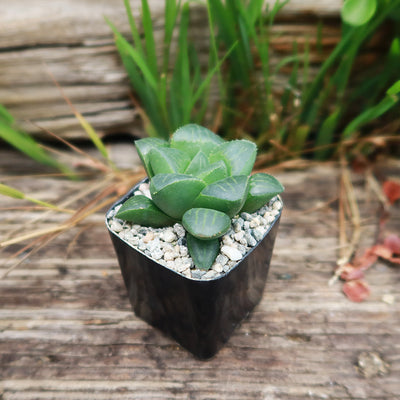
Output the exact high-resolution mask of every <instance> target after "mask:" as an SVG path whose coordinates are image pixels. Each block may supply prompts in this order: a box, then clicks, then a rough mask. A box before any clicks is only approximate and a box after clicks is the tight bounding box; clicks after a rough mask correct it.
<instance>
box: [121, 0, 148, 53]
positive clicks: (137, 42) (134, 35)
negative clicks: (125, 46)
mask: <svg viewBox="0 0 400 400" xmlns="http://www.w3.org/2000/svg"><path fill="white" fill-rule="evenodd" d="M124 4H125V10H126V14H127V16H128V21H129V26H130V28H131V33H132V40H133V43H134V44H135V47H136V49H137V51H138V52H139V53H140V54H141V55H142V57H143V58H144V52H143V46H142V40H141V38H140V34H139V30H138V28H137V25H136V22H135V19H134V18H133V14H132V8H131V5H130V3H129V0H124Z"/></svg>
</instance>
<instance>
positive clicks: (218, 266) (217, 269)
mask: <svg viewBox="0 0 400 400" xmlns="http://www.w3.org/2000/svg"><path fill="white" fill-rule="evenodd" d="M212 269H213V270H214V271H215V272H218V273H221V272H222V271H223V270H224V268H223V266H222V265H221V264H220V263H215V264H214V265H213V266H212Z"/></svg>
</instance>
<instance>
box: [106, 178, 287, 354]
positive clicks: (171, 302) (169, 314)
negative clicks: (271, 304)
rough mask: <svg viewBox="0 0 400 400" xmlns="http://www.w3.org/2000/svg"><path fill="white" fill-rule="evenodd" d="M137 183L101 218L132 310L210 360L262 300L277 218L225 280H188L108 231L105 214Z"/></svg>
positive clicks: (129, 193)
mask: <svg viewBox="0 0 400 400" xmlns="http://www.w3.org/2000/svg"><path fill="white" fill-rule="evenodd" d="M142 182H143V181H142ZM142 182H140V183H142ZM140 183H139V184H140ZM139 184H138V185H136V186H135V187H134V188H132V190H131V191H130V192H128V193H127V194H126V195H125V196H124V197H123V198H121V199H120V200H119V201H117V202H116V203H115V204H114V205H113V206H112V207H111V208H110V210H109V211H108V213H107V215H106V225H107V228H108V230H109V233H110V236H111V240H112V242H113V245H114V248H115V251H116V253H117V257H118V261H119V265H120V268H121V272H122V276H123V279H124V282H125V285H126V288H127V290H128V295H129V300H130V302H131V305H132V308H133V310H134V312H135V314H136V315H137V316H138V317H139V318H141V319H143V320H144V321H146V322H148V323H149V324H151V325H152V326H154V327H156V328H158V329H160V330H161V331H162V332H164V333H165V334H166V335H168V336H170V337H172V338H174V339H175V340H176V341H177V342H178V343H179V344H180V345H181V346H183V347H184V348H186V349H187V350H189V351H190V352H191V353H192V354H193V355H195V356H196V357H197V358H200V359H207V358H210V357H212V356H213V355H215V354H216V353H217V351H218V350H219V349H220V348H221V347H222V345H223V344H224V343H226V342H227V340H228V339H229V337H230V336H231V334H232V332H233V330H234V329H235V327H236V326H237V325H238V324H239V323H240V322H241V321H242V320H243V319H244V318H246V317H247V316H248V315H249V313H250V312H251V311H252V310H253V308H254V307H255V306H256V305H257V304H258V303H259V302H260V300H261V297H262V294H263V291H264V286H265V282H266V280H267V275H268V269H269V265H270V260H271V256H272V250H273V246H274V242H275V237H276V233H277V230H278V225H279V220H280V214H279V215H277V216H276V219H275V221H274V222H273V223H272V224H271V227H270V229H269V230H268V231H267V232H266V234H265V235H264V237H263V239H262V240H260V241H259V242H258V244H257V245H256V246H255V247H254V248H252V249H251V250H250V251H249V252H248V253H247V254H246V256H245V257H244V258H243V259H242V260H241V261H240V262H238V263H237V264H236V265H235V266H234V267H233V268H232V269H231V270H230V271H229V272H228V273H226V274H225V275H224V276H222V277H217V278H215V279H210V280H200V279H193V278H188V277H185V276H183V275H181V274H179V273H177V272H175V271H173V270H171V269H169V268H167V267H165V266H164V265H161V264H159V263H158V262H157V261H155V260H153V259H151V258H149V257H148V256H147V255H146V254H144V253H143V252H141V251H140V250H137V249H135V248H134V247H132V246H131V245H130V244H129V243H128V242H126V241H124V240H123V239H121V238H120V237H119V236H118V234H117V233H115V232H114V231H112V230H111V229H110V227H109V224H108V218H109V217H108V215H109V213H110V212H111V210H113V209H114V208H115V207H116V206H117V205H119V204H121V203H123V202H124V201H126V200H127V199H128V198H129V197H131V196H132V195H133V193H134V191H135V190H136V189H137V187H138V186H139Z"/></svg>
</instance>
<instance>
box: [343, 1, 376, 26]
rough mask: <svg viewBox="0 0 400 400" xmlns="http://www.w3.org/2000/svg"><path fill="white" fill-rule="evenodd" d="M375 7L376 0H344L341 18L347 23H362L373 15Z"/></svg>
mask: <svg viewBox="0 0 400 400" xmlns="http://www.w3.org/2000/svg"><path fill="white" fill-rule="evenodd" d="M376 8H377V1H376V0H345V2H344V4H343V7H342V13H341V14H342V19H343V21H345V22H346V23H348V24H349V25H353V26H360V25H364V24H366V23H367V22H368V21H369V20H370V19H371V18H372V17H373V16H374V14H375V11H376Z"/></svg>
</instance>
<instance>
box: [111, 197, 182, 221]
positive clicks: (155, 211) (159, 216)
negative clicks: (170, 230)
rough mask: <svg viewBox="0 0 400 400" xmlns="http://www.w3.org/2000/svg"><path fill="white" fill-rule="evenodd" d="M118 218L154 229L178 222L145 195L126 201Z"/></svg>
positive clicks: (119, 211) (117, 215)
mask: <svg viewBox="0 0 400 400" xmlns="http://www.w3.org/2000/svg"><path fill="white" fill-rule="evenodd" d="M116 218H119V219H122V220H124V221H131V222H134V223H135V224H138V225H144V226H152V227H154V228H160V227H163V226H170V225H172V224H173V223H174V222H176V221H175V220H174V219H173V218H171V217H169V216H168V215H166V214H164V213H163V212H162V211H161V210H160V209H159V208H158V207H156V205H155V204H154V203H153V202H152V201H151V200H150V199H149V198H148V197H146V196H143V195H137V196H132V197H130V198H129V199H128V200H126V201H125V203H124V204H122V206H121V208H120V209H119V210H118V213H117V214H116Z"/></svg>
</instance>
